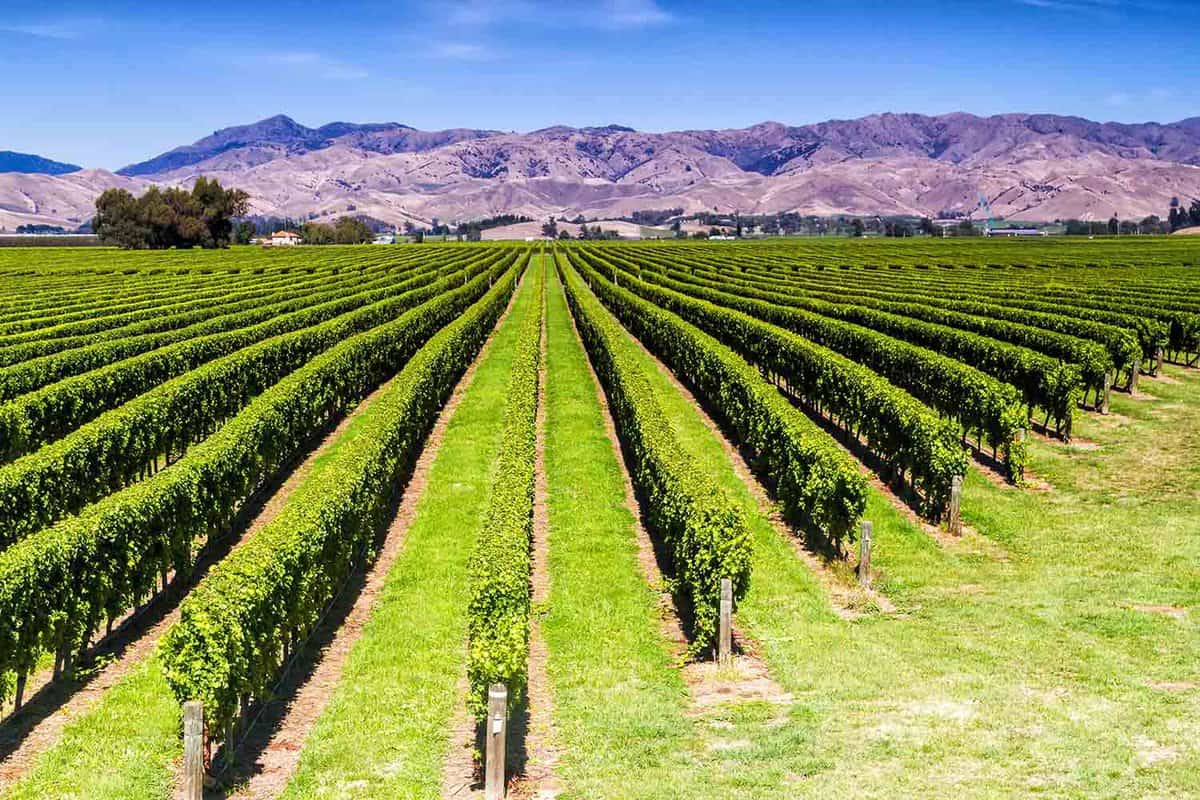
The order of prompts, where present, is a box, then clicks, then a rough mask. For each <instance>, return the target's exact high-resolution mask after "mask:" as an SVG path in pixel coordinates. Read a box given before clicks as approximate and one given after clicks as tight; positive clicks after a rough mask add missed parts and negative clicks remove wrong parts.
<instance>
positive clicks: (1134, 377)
mask: <svg viewBox="0 0 1200 800" xmlns="http://www.w3.org/2000/svg"><path fill="white" fill-rule="evenodd" d="M1141 371H1142V357H1141V355H1137V356H1134V359H1133V370H1132V371H1131V372H1130V373H1129V393H1130V394H1136V393H1137V385H1138V373H1140V372H1141Z"/></svg>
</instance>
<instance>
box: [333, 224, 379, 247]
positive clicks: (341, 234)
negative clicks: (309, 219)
mask: <svg viewBox="0 0 1200 800" xmlns="http://www.w3.org/2000/svg"><path fill="white" fill-rule="evenodd" d="M374 238H375V234H374V233H373V232H372V231H371V228H370V227H368V225H367V224H366V223H365V222H363V221H362V220H361V219H358V218H357V217H340V218H339V219H338V221H337V222H335V223H334V224H333V241H334V242H335V243H336V244H364V243H366V242H369V241H371V240H372V239H374Z"/></svg>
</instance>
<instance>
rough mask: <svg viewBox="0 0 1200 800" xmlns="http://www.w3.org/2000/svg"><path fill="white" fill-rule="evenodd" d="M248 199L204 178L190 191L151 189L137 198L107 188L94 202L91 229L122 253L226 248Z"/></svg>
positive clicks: (127, 193)
mask: <svg viewBox="0 0 1200 800" xmlns="http://www.w3.org/2000/svg"><path fill="white" fill-rule="evenodd" d="M249 199H250V197H249V195H247V194H246V193H245V192H243V191H241V190H240V189H223V188H222V187H221V184H219V183H218V182H217V181H215V180H214V181H210V180H208V179H207V178H204V177H203V176H201V177H199V178H197V179H196V182H195V184H193V186H192V189H191V191H190V192H189V191H188V190H186V189H180V188H170V189H160V188H158V187H157V186H152V187H150V188H149V189H147V190H146V193H145V194H143V195H142V196H141V197H137V198H135V197H134V196H133V195H132V194H130V193H129V192H128V191H126V190H124V189H109V190H108V191H106V192H104V193H103V194H101V195H100V197H98V198H97V199H96V217H95V218H94V219H93V220H92V227H93V229H94V230H95V232H96V234H97V235H98V236H99V237H100V241H101V242H103V243H104V244H110V245H115V246H117V247H121V248H125V249H139V250H142V249H165V248H169V247H177V248H180V249H187V248H191V247H206V248H216V247H228V246H229V243H230V239H231V236H232V232H233V218H234V217H239V216H243V215H245V213H246V209H247V208H248V206H249Z"/></svg>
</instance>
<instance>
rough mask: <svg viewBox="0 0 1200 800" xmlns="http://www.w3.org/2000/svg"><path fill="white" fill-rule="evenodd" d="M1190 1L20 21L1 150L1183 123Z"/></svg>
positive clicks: (5, 71)
mask: <svg viewBox="0 0 1200 800" xmlns="http://www.w3.org/2000/svg"><path fill="white" fill-rule="evenodd" d="M1197 23H1200V3H1196V2H1193V0H1175V2H1173V3H1167V2H1154V1H1153V0H991V2H988V3H949V2H947V3H934V2H906V1H905V0H891V2H877V1H876V0H861V1H860V2H855V3H804V2H796V1H793V2H781V3H737V4H734V3H727V2H726V3H711V2H687V3H685V2H674V1H673V0H593V1H592V2H577V1H576V0H567V2H556V3H548V2H541V0H496V2H474V1H473V0H468V1H467V2H429V1H427V0H418V1H417V2H400V1H397V2H358V3H338V2H336V0H334V1H333V2H330V1H329V0H326V2H320V3H318V2H301V1H300V0H291V1H290V2H278V3H228V2H222V0H213V1H212V2H208V3H194V2H189V3H183V2H172V1H170V0H165V1H164V0H160V2H155V3H144V2H127V1H126V0H112V1H111V2H105V3H101V2H67V3H39V4H34V3H24V2H21V3H16V2H12V0H0V75H3V78H2V79H0V108H2V109H3V112H2V113H0V150H18V151H23V152H33V153H38V154H40V155H45V156H47V157H50V158H57V159H61V160H66V161H73V162H75V163H80V164H83V165H85V166H95V167H105V168H110V169H115V168H117V167H121V166H124V165H125V164H127V163H130V162H133V161H137V160H141V159H143V158H148V157H150V156H152V155H155V154H157V153H159V152H161V151H163V150H166V149H169V148H171V147H174V146H176V145H180V144H186V143H189V142H191V141H194V140H195V139H197V138H199V137H201V136H204V135H207V134H208V133H211V132H212V131H213V130H215V129H217V128H220V127H225V126H227V125H234V124H240V123H246V122H251V121H254V120H256V119H260V118H263V117H266V116H270V115H272V114H277V113H285V114H288V115H290V116H292V117H294V118H295V119H297V120H298V121H300V122H302V123H304V124H306V125H314V126H315V125H320V124H323V123H325V122H331V121H334V120H346V121H352V122H370V121H396V122H403V123H407V124H410V125H413V126H415V127H418V128H423V129H438V128H446V127H459V126H461V127H486V128H498V129H503V130H532V129H535V128H539V127H544V126H547V125H551V124H556V123H565V124H570V125H591V124H606V123H620V124H625V125H630V126H632V127H636V128H639V129H643V130H677V129H682V128H720V127H742V126H745V125H750V124H753V123H755V122H760V121H763V120H768V119H770V120H778V121H781V122H788V123H795V124H803V123H809V122H819V121H822V120H825V119H830V118H848V117H857V116H862V115H865V114H870V113H875V112H881V111H916V112H922V113H942V112H946V111H953V110H965V111H970V112H974V113H979V114H993V113H1002V112H1008V111H1034V112H1053V113H1060V114H1077V115H1080V116H1086V117H1089V118H1093V119H1101V120H1120V121H1131V122H1132V121H1147V120H1154V121H1159V122H1169V121H1175V120H1178V119H1183V118H1186V117H1189V116H1200V102H1198V101H1200V88H1198V86H1200V82H1198V81H1197V80H1196V76H1197V75H1200V48H1197V47H1196V44H1197V42H1198V41H1200V38H1198V37H1200V34H1198V33H1197V31H1200V25H1198V24H1197Z"/></svg>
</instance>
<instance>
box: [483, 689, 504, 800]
mask: <svg viewBox="0 0 1200 800" xmlns="http://www.w3.org/2000/svg"><path fill="white" fill-rule="evenodd" d="M485 724H486V725H487V730H486V731H485V740H486V743H487V744H486V751H485V754H484V765H483V768H484V770H485V779H484V788H483V797H484V800H503V798H504V788H505V787H504V758H505V742H504V740H505V737H506V736H507V735H508V689H507V688H506V687H505V686H504V684H502V683H494V684H492V686H491V687H490V688H489V689H488V713H487V721H486V723H485Z"/></svg>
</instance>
